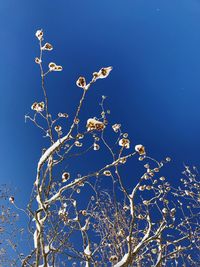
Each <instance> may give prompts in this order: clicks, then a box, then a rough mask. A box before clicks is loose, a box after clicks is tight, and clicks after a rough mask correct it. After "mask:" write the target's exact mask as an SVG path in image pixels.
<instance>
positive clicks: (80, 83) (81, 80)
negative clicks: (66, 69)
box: [76, 77, 87, 89]
mask: <svg viewBox="0 0 200 267" xmlns="http://www.w3.org/2000/svg"><path fill="white" fill-rule="evenodd" d="M76 85H77V86H78V87H81V88H83V89H86V85H87V84H86V80H85V78H84V77H79V78H78V80H77V81H76Z"/></svg>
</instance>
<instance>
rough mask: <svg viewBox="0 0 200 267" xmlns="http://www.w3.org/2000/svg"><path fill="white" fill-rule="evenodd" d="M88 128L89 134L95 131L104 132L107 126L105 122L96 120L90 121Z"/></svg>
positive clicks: (88, 121)
mask: <svg viewBox="0 0 200 267" xmlns="http://www.w3.org/2000/svg"><path fill="white" fill-rule="evenodd" d="M86 128H87V131H88V132H89V131H93V130H97V131H103V129H104V128H105V125H104V123H103V122H101V121H98V120H96V119H88V120H87V125H86Z"/></svg>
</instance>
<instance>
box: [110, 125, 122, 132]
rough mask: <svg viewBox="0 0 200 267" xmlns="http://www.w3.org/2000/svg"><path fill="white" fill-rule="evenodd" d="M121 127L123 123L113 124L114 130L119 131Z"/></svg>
mask: <svg viewBox="0 0 200 267" xmlns="http://www.w3.org/2000/svg"><path fill="white" fill-rule="evenodd" d="M120 127H121V124H118V123H115V124H114V125H113V126H112V128H113V131H114V132H116V133H117V132H118V131H119V129H120Z"/></svg>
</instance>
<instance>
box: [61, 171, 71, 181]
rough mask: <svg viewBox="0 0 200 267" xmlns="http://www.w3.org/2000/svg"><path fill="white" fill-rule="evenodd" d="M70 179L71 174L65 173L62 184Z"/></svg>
mask: <svg viewBox="0 0 200 267" xmlns="http://www.w3.org/2000/svg"><path fill="white" fill-rule="evenodd" d="M69 178H70V173H69V172H63V174H62V182H63V183H64V182H66V181H67V180H68V179H69Z"/></svg>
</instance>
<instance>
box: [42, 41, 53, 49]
mask: <svg viewBox="0 0 200 267" xmlns="http://www.w3.org/2000/svg"><path fill="white" fill-rule="evenodd" d="M42 50H48V51H51V50H53V46H52V45H51V44H50V43H45V44H44V45H43V47H42Z"/></svg>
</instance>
